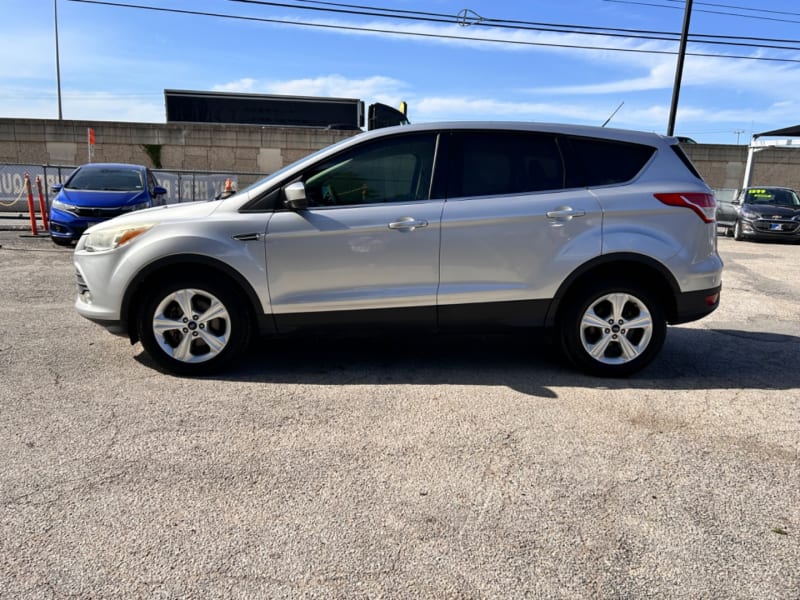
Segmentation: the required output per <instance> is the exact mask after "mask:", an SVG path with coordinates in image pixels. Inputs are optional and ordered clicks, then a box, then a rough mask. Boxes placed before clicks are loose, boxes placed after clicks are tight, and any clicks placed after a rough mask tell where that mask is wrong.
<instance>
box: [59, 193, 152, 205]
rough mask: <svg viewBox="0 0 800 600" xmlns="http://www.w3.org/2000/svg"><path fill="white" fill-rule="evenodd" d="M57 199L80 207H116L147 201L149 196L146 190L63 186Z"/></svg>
mask: <svg viewBox="0 0 800 600" xmlns="http://www.w3.org/2000/svg"><path fill="white" fill-rule="evenodd" d="M58 199H59V200H60V201H61V202H63V203H64V204H71V205H73V206H78V207H80V208H116V207H117V206H132V205H134V204H140V203H142V202H148V201H149V200H150V196H149V195H148V193H147V190H132V191H124V192H115V191H105V190H103V191H100V190H73V189H67V188H63V189H62V190H61V191H60V192H59V193H58Z"/></svg>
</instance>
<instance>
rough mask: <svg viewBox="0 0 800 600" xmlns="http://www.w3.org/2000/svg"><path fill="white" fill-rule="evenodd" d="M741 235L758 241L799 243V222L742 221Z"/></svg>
mask: <svg viewBox="0 0 800 600" xmlns="http://www.w3.org/2000/svg"><path fill="white" fill-rule="evenodd" d="M740 227H741V228H740V232H741V235H742V236H744V237H746V238H750V239H758V240H787V241H800V221H788V220H771V219H742V220H741V222H740Z"/></svg>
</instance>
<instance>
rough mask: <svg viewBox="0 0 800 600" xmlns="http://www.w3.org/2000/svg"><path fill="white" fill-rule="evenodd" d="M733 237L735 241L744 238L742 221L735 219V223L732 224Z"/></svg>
mask: <svg viewBox="0 0 800 600" xmlns="http://www.w3.org/2000/svg"><path fill="white" fill-rule="evenodd" d="M733 239H735V240H736V241H737V242H741V241H742V240H743V239H744V235H742V222H741V221H736V224H735V225H734V226H733Z"/></svg>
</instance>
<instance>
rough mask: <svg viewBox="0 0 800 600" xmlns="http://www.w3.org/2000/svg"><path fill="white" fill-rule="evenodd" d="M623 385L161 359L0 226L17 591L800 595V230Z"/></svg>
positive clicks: (546, 373)
mask: <svg viewBox="0 0 800 600" xmlns="http://www.w3.org/2000/svg"><path fill="white" fill-rule="evenodd" d="M719 244H720V253H721V255H722V257H723V260H724V261H725V264H726V266H725V272H724V274H723V296H722V303H721V305H720V308H719V309H718V310H717V311H716V312H714V313H713V314H712V315H710V316H709V317H707V318H706V319H703V320H701V321H698V322H695V323H689V324H685V325H681V326H678V327H670V328H669V331H668V334H667V340H666V343H665V345H664V348H663V350H662V352H661V354H660V355H659V357H658V358H657V359H656V360H655V361H654V362H653V364H652V365H650V366H648V367H647V368H646V369H644V370H643V371H642V372H641V373H639V374H637V375H635V376H632V377H630V378H626V379H619V380H605V379H596V378H592V377H588V376H585V375H582V374H580V373H577V372H575V371H574V370H572V369H570V368H569V367H567V366H566V365H565V364H564V363H563V361H561V360H560V359H559V358H558V357H557V355H556V354H555V353H554V352H553V351H552V348H550V347H549V346H547V345H545V344H542V343H540V342H539V341H538V340H537V339H535V338H527V337H526V338H513V339H512V338H505V337H491V336H467V337H450V338H448V337H440V338H436V337H430V336H416V335H402V336H397V337H376V338H367V339H338V338H327V337H320V338H318V339H313V340H307V339H302V338H298V339H288V338H287V339H267V340H263V341H262V343H260V344H256V345H254V347H253V348H252V349H251V351H250V352H249V353H248V354H246V355H245V356H244V357H243V359H242V360H241V361H240V362H239V363H237V364H236V365H233V366H232V367H231V369H229V370H228V371H227V372H225V373H222V374H219V375H216V376H209V377H197V378H182V377H173V376H170V375H167V374H164V373H162V372H160V371H159V370H158V369H157V368H156V366H155V365H154V364H153V362H152V361H151V360H149V359H148V357H147V356H146V355H145V354H144V353H143V352H142V349H141V346H140V345H138V344H137V345H135V346H131V344H130V343H129V342H128V341H127V340H126V339H124V338H120V337H115V336H112V335H111V334H109V333H108V332H106V331H104V330H103V329H101V328H100V327H98V326H97V325H95V324H93V323H90V322H88V321H87V320H85V319H82V318H81V317H79V316H78V315H77V313H76V312H75V310H74V307H73V304H74V302H75V296H76V285H75V272H74V266H73V264H72V252H73V250H72V249H71V248H65V247H58V246H56V245H55V244H53V243H51V242H50V241H49V240H48V239H46V238H42V239H35V238H32V237H31V236H30V235H28V234H27V233H26V232H25V231H24V230H23V231H16V230H13V231H0V281H2V282H3V285H2V286H0V306H2V307H3V309H2V311H0V381H1V382H2V383H1V385H0V598H3V599H4V600H5V599H7V598H11V599H16V598H21V599H25V600H28V599H38V598H42V599H45V598H48V599H49V598H126V599H127V598H221V599H228V598H248V599H249V598H269V599H273V598H275V599H280V598H286V599H294V598H308V599H315V598H319V599H328V598H334V599H340V598H341V599H347V600H350V599H372V598H387V599H398V600H406V599H418V598H420V599H426V600H427V599H440V598H443V599H454V600H455V599H476V600H477V599H487V600H488V599H498V600H516V599H526V598H532V599H537V598H542V599H548V600H549V599H565V600H573V599H574V600H583V599H586V598H598V599H605V598H613V599H632V600H633V599H639V598H659V599H661V598H668V599H670V600H674V599H678V600H680V599H686V600H694V599H697V598H703V599H710V600H716V599H719V600H753V599H761V598H764V599H769V600H773V599H775V600H797V599H798V598H800V569H798V565H800V370H798V368H797V357H798V356H800V304H799V303H798V300H797V299H798V297H800V279H798V278H797V277H795V276H794V275H793V273H794V271H795V265H797V264H798V263H800V245H779V244H757V243H750V242H736V241H734V240H733V239H730V238H720V240H719Z"/></svg>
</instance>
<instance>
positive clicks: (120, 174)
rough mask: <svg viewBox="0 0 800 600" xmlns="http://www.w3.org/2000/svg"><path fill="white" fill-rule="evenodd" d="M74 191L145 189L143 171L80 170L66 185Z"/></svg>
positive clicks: (116, 168) (120, 169) (115, 168)
mask: <svg viewBox="0 0 800 600" xmlns="http://www.w3.org/2000/svg"><path fill="white" fill-rule="evenodd" d="M64 187H66V188H69V189H73V190H102V191H112V192H129V191H136V190H143V189H144V180H143V178H142V173H141V171H138V170H136V169H126V168H119V167H103V168H94V167H91V168H88V169H87V168H84V169H78V170H77V171H76V172H75V173H74V174H73V175H72V177H70V178H69V180H68V181H67V183H66V184H65V186H64Z"/></svg>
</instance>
